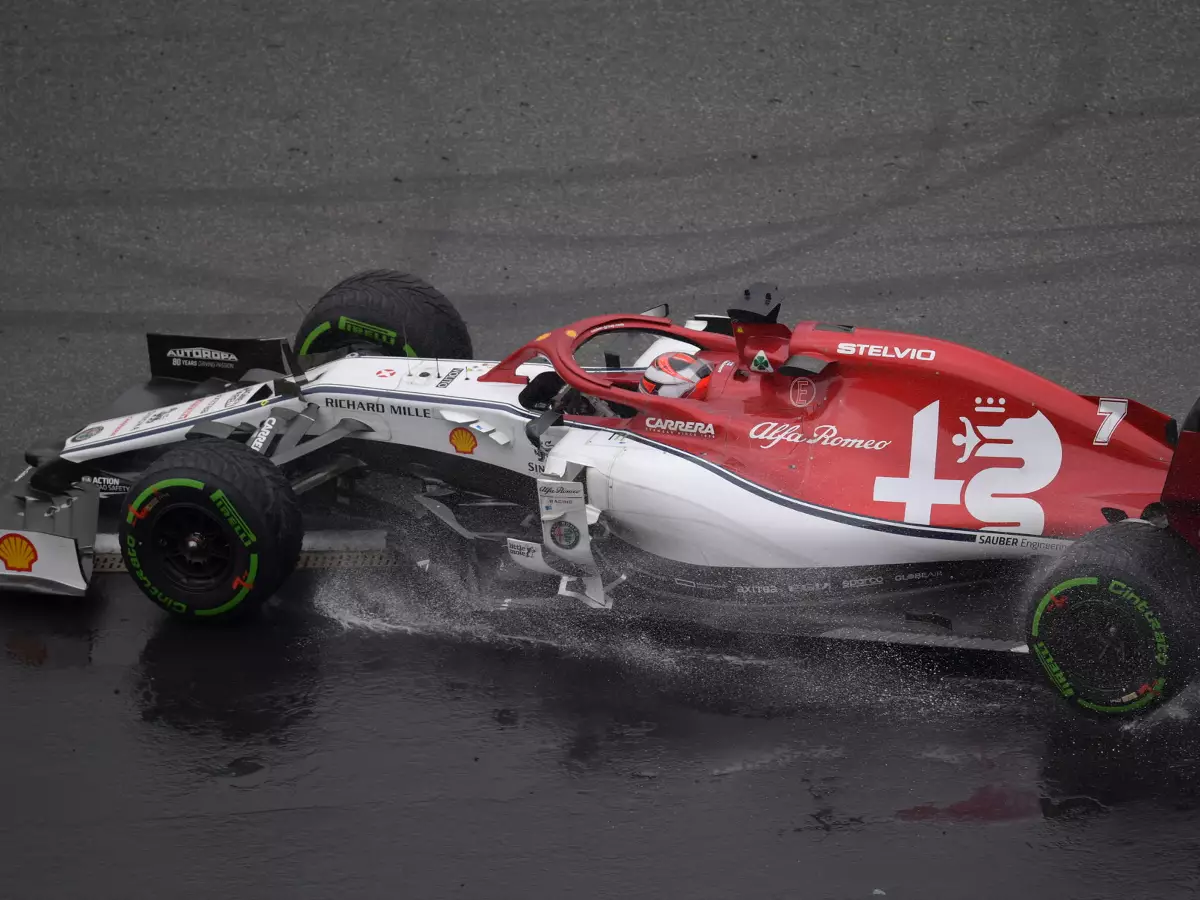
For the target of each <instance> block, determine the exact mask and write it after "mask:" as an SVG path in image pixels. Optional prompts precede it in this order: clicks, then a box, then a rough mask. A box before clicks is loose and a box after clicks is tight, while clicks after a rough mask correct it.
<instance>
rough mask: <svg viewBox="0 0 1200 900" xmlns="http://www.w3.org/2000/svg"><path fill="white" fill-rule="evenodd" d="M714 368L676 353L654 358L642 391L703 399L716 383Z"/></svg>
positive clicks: (647, 368)
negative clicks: (713, 381) (713, 377)
mask: <svg viewBox="0 0 1200 900" xmlns="http://www.w3.org/2000/svg"><path fill="white" fill-rule="evenodd" d="M712 374H713V370H712V366H710V365H709V364H708V363H706V362H705V361H704V360H702V359H700V358H699V357H698V356H693V355H692V354H690V353H680V352H679V351H673V352H671V353H663V354H661V355H659V356H656V357H655V358H654V361H653V362H652V363H650V365H648V366H647V367H646V371H645V373H643V375H642V380H641V383H640V384H639V385H638V389H639V390H640V391H641V392H642V393H643V394H657V395H658V396H659V397H690V398H692V399H693V400H703V399H704V398H705V397H707V396H708V385H709V383H710V382H711V381H712Z"/></svg>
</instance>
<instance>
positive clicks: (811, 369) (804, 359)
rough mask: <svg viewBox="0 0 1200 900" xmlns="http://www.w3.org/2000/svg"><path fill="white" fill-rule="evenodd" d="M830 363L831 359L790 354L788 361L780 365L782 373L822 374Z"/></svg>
mask: <svg viewBox="0 0 1200 900" xmlns="http://www.w3.org/2000/svg"><path fill="white" fill-rule="evenodd" d="M828 365H829V361H828V360H825V359H818V358H817V357H815V356H802V355H797V356H789V357H788V359H787V362H785V363H784V364H783V365H782V366H780V367H779V374H780V375H820V374H821V372H823V371H824V370H825V367H826V366H828Z"/></svg>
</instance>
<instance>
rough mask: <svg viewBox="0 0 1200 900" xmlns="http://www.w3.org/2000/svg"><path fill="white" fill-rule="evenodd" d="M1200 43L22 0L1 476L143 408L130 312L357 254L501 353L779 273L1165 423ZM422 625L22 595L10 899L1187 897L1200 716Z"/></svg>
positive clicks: (1182, 272)
mask: <svg viewBox="0 0 1200 900" xmlns="http://www.w3.org/2000/svg"><path fill="white" fill-rule="evenodd" d="M1198 52H1200V7H1197V6H1196V5H1195V4H1192V3H1188V2H1184V0H1174V2H1156V3H1147V2H1128V3H1120V2H1115V0H1103V2H1100V0H1098V2H1083V0H1063V2H1060V3H1056V4H1045V3H1034V2H1028V0H1015V2H1006V3H994V4H952V3H948V2H944V0H935V2H929V3H917V2H912V0H899V2H895V3H886V4H885V3H842V2H830V0H816V2H813V3H806V4H798V3H786V2H780V0H765V2H757V3H753V4H751V3H716V2H711V0H661V2H653V3H651V2H635V0H625V2H613V0H600V2H570V0H553V2H549V0H547V2H540V0H528V2H514V0H500V2H482V0H480V2H463V0H450V2H427V3H408V2H396V3H390V4H385V3H380V2H367V0H349V2H343V3H331V2H325V0H300V2H297V3H281V2H278V0H268V2H265V3H256V4H233V3H226V2H216V0H208V2H204V3H200V2H191V3H185V2H167V3H158V4H140V3H134V2H131V0H112V2H107V3H103V4H101V3H94V2H92V3H86V4H84V3H80V4H66V3H42V2H33V0H11V2H9V3H8V4H6V5H5V6H4V8H3V11H2V12H0V87H2V88H3V89H2V91H0V352H2V353H3V361H4V376H5V377H4V389H3V392H2V394H0V413H2V421H3V422H4V423H5V426H4V427H3V429H0V451H3V453H4V455H5V458H6V459H7V460H8V462H6V463H4V464H3V465H2V466H0V471H2V473H3V474H4V475H5V476H6V477H11V476H13V475H15V474H16V472H17V471H18V470H19V468H20V463H19V460H18V451H19V450H20V449H21V448H23V447H24V446H26V445H29V444H33V443H36V442H37V441H38V440H40V439H46V438H49V437H53V436H58V435H60V434H61V433H63V432H69V431H70V430H73V429H74V428H75V427H76V425H77V424H79V423H81V422H83V421H86V419H87V418H88V416H89V411H90V409H91V407H92V404H93V402H94V401H95V400H96V399H97V398H98V397H102V396H107V395H109V394H111V393H112V392H115V391H117V390H118V389H120V388H121V387H123V386H124V385H125V384H127V383H129V382H130V381H132V380H136V379H139V378H141V377H142V375H143V369H144V366H143V343H142V338H141V332H142V330H143V329H147V328H150V329H156V330H164V331H169V330H183V331H199V332H210V333H211V332H216V333H220V334H238V333H246V332H253V333H260V334H261V333H267V334H276V333H278V334H290V333H291V332H292V330H293V329H294V327H295V324H296V323H297V321H298V318H299V309H298V307H299V306H300V305H303V304H306V303H308V302H311V301H312V299H314V298H315V297H316V296H317V295H318V294H319V293H320V292H321V290H323V289H324V288H325V287H326V286H328V285H329V284H331V283H332V282H334V281H336V280H337V279H338V278H340V277H343V276H344V275H347V274H350V273H351V272H353V271H356V270H359V269H362V268H366V267H370V266H375V265H388V266H396V267H401V268H409V269H412V270H415V271H418V272H422V273H424V274H426V275H427V276H428V277H430V278H431V279H432V280H433V281H434V282H435V283H436V284H438V285H439V286H440V287H442V288H443V289H444V290H445V291H446V292H447V293H448V294H450V295H451V296H452V297H453V298H454V299H456V300H457V301H458V302H459V304H460V306H461V308H462V309H463V311H464V313H465V315H466V317H467V319H468V321H469V322H470V324H471V326H472V328H473V330H474V332H475V334H476V336H477V347H478V350H479V352H480V353H482V354H485V355H498V354H502V353H503V352H505V351H506V350H507V349H509V348H510V347H511V346H512V345H513V344H514V343H516V342H519V341H521V340H523V339H525V338H527V337H528V336H529V335H531V334H536V333H537V332H539V331H541V330H544V328H546V327H548V326H551V325H554V324H558V323H561V322H563V321H566V320H569V319H572V318H574V317H577V316H581V315H584V314H588V313H592V312H599V311H605V310H610V309H627V310H631V311H635V310H638V309H642V308H645V307H646V306H649V305H652V304H653V303H654V302H657V301H660V300H668V301H670V302H671V303H672V304H673V305H674V306H675V308H676V309H677V310H680V311H685V310H688V309H693V308H694V309H699V310H701V311H703V310H706V309H720V308H722V301H723V299H724V298H726V297H728V296H730V295H731V293H732V292H734V291H736V290H737V289H739V288H740V287H741V286H743V285H744V284H745V283H747V282H749V281H753V280H759V279H770V280H775V281H777V282H779V283H780V284H781V285H783V286H784V287H785V289H786V291H787V294H788V296H789V297H790V298H791V306H790V312H791V316H792V318H801V317H819V318H829V319H832V320H834V321H858V322H863V323H870V324H878V325H883V326H890V327H900V328H904V329H911V330H914V331H917V332H920V333H926V334H935V335H939V336H945V337H949V338H952V339H956V340H959V341H963V342H966V343H969V344H973V345H975V346H979V347H982V348H984V349H987V350H990V351H992V352H995V353H998V354H1001V355H1003V356H1006V357H1008V358H1009V359H1011V360H1013V361H1015V362H1018V363H1021V364H1025V365H1029V366H1033V367H1036V368H1037V369H1038V370H1040V371H1041V372H1043V373H1045V374H1046V375H1048V376H1050V377H1053V378H1057V379H1060V380H1063V381H1065V382H1066V383H1067V384H1069V385H1071V386H1072V387H1074V388H1076V389H1078V390H1080V391H1083V392H1088V393H1113V394H1116V395H1118V396H1121V395H1127V394H1128V395H1133V396H1136V397H1139V398H1141V399H1143V400H1144V401H1146V402H1149V403H1151V404H1153V405H1157V406H1159V407H1161V408H1163V409H1165V410H1168V411H1170V412H1172V413H1174V414H1182V413H1183V412H1184V411H1186V409H1187V407H1188V406H1189V405H1190V403H1191V402H1192V400H1193V398H1194V396H1195V395H1196V394H1197V393H1198V392H1200V373H1198V368H1197V363H1196V359H1197V352H1196V348H1197V346H1198V342H1200V307H1197V305H1196V293H1197V260H1198V254H1197V251H1196V239H1197V235H1198V232H1200V186H1198V181H1200V179H1198V176H1197V168H1196V160H1197V151H1196V146H1197V144H1198V142H1200V71H1198V64H1197V54H1198ZM441 628H442V626H441V625H434V624H433V623H430V622H427V621H422V620H421V617H420V616H419V615H415V614H414V613H413V611H412V610H411V609H410V608H409V607H408V606H406V603H405V600H404V596H403V593H402V592H388V591H385V590H382V589H381V588H380V587H379V586H378V585H375V586H370V585H368V584H366V583H365V582H356V583H353V584H347V583H331V584H327V585H325V586H324V587H323V588H321V589H320V590H319V591H318V592H317V595H316V597H315V599H313V600H312V601H308V602H299V603H297V604H296V605H295V607H294V608H293V609H292V610H291V611H290V612H289V614H288V615H285V616H282V617H281V618H278V619H277V620H275V621H273V622H272V623H271V624H270V626H269V627H267V626H264V627H262V628H260V629H258V630H249V631H245V632H241V633H238V634H232V635H230V634H223V633H214V634H204V635H198V634H197V633H195V632H194V631H193V630H187V629H184V630H179V629H175V628H171V627H169V626H168V625H166V624H164V623H163V621H162V618H161V616H159V615H158V613H157V612H156V611H155V610H154V609H152V608H150V607H149V605H148V604H147V603H146V602H145V601H142V600H141V599H140V598H139V597H138V596H137V595H135V594H134V593H133V592H132V591H131V590H130V589H129V588H128V587H127V586H126V585H125V584H124V583H122V582H120V581H108V582H105V583H104V584H103V585H102V587H101V590H100V592H99V593H98V596H97V597H96V598H95V599H94V600H92V601H90V602H87V603H66V604H47V603H45V602H44V601H22V600H17V599H12V598H4V601H3V604H2V605H0V635H2V640H3V644H4V647H5V650H4V654H3V656H0V691H2V694H0V696H2V697H3V717H2V718H0V728H2V732H3V733H2V736H0V884H2V885H4V888H3V890H2V891H0V893H2V894H3V895H4V896H9V897H14V898H22V900H34V898H68V897H88V898H98V897H103V898H108V897H111V898H120V900H134V898H142V897H154V898H157V897H161V896H164V895H165V896H171V897H174V898H178V900H184V898H189V900H190V898H208V897H215V896H224V897H238V898H254V900H257V898H266V897H288V898H294V900H300V898H309V897H312V898H327V897H387V898H395V897H414V898H415V897H422V898H425V897H428V898H441V897H448V898H449V897H453V898H460V897H461V898H501V897H519V898H529V897H562V896H566V895H568V893H569V894H571V895H572V896H581V897H634V896H647V897H689V898H733V897H737V898H743V897H744V898H758V897H763V898H768V897H769V898H776V897H778V898H804V900H809V898H812V900H818V898H867V897H880V896H885V895H886V897H888V898H921V900H934V898H964V900H966V898H970V900H983V898H1014V897H1020V896H1034V897H1039V898H1040V897H1053V898H1100V897H1105V898H1107V897H1123V898H1143V897H1144V898H1166V897H1177V896H1181V895H1183V893H1184V891H1186V890H1194V889H1195V887H1196V884H1197V881H1198V878H1197V873H1198V871H1200V864H1198V863H1197V851H1198V850H1200V829H1198V827H1197V826H1198V813H1197V810H1198V808H1200V804H1198V800H1197V790H1196V785H1197V776H1198V774H1200V773H1198V772H1197V765H1196V762H1195V759H1196V757H1197V752H1198V748H1200V731H1198V730H1197V726H1196V725H1194V722H1193V719H1192V718H1190V713H1189V710H1190V709H1200V701H1197V700H1193V699H1185V701H1184V703H1183V704H1182V705H1181V710H1180V717H1179V718H1175V719H1170V720H1167V721H1164V722H1161V723H1158V724H1156V725H1154V726H1153V727H1151V728H1148V729H1141V730H1138V731H1136V732H1134V733H1131V734H1125V735H1123V736H1120V737H1118V738H1111V737H1110V738H1097V737H1096V736H1095V735H1093V734H1091V733H1089V732H1083V733H1081V732H1079V731H1078V730H1077V726H1075V725H1073V724H1072V723H1071V721H1070V720H1065V722H1064V720H1063V719H1062V717H1061V716H1058V715H1057V714H1056V707H1055V706H1054V705H1053V704H1048V703H1047V702H1046V698H1045V697H1044V696H1043V695H1042V694H1041V693H1040V692H1037V691H1033V690H1031V689H1030V688H1029V687H1028V686H1027V685H1025V684H1023V683H1021V682H1020V681H1016V680H1010V679H1002V678H976V677H970V676H971V674H972V673H971V670H970V669H969V667H967V668H964V667H963V666H958V667H956V668H952V669H949V670H945V669H943V670H941V671H932V670H929V669H928V668H926V667H925V666H924V664H923V663H918V662H914V661H912V660H908V659H901V660H900V661H895V662H888V661H886V660H872V663H871V664H870V665H867V663H866V662H865V661H864V660H863V659H861V658H858V659H857V660H856V659H854V658H850V657H840V656H837V655H834V656H832V657H829V656H826V657H818V658H813V659H808V660H792V661H789V662H783V661H776V662H773V663H771V662H759V663H750V664H747V663H744V662H742V663H737V662H734V661H731V660H728V659H724V658H722V657H721V656H720V655H718V654H714V653H705V652H702V651H698V650H685V649H681V648H680V647H677V646H676V647H671V646H664V645H660V644H654V643H651V642H646V641H640V640H638V639H636V637H633V636H627V637H625V638H621V637H619V636H618V637H614V638H612V639H610V640H607V641H604V642H596V641H584V640H582V639H578V640H572V639H570V637H569V636H568V637H567V639H564V640H563V641H561V642H560V643H561V646H560V648H559V649H545V648H543V649H541V650H536V651H535V650H532V649H528V648H526V649H521V648H519V647H514V646H511V645H506V644H505V643H503V642H501V641H499V640H497V639H496V638H495V637H494V636H491V635H490V634H489V633H488V632H487V631H486V630H478V629H476V630H475V631H473V632H471V633H469V634H458V635H449V634H446V633H443V632H442V631H441ZM413 630H415V631H416V632H418V633H415V634H414V633H411V632H412V631H413ZM421 632H424V633H421Z"/></svg>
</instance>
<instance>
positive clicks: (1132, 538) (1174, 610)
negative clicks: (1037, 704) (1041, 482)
mask: <svg viewBox="0 0 1200 900" xmlns="http://www.w3.org/2000/svg"><path fill="white" fill-rule="evenodd" d="M1198 576H1200V556H1198V555H1197V553H1196V551H1195V550H1193V549H1192V547H1191V546H1189V545H1188V543H1187V542H1186V541H1184V540H1183V538H1181V537H1180V536H1179V535H1178V534H1176V533H1175V532H1173V531H1170V530H1168V529H1163V528H1158V527H1155V526H1153V525H1149V524H1145V523H1141V522H1121V523H1118V524H1115V525H1108V526H1106V527H1103V528H1098V529H1096V530H1095V531H1093V532H1090V533H1088V534H1086V535H1084V536H1083V537H1082V538H1081V539H1080V540H1079V541H1077V542H1076V543H1075V544H1074V545H1073V546H1072V547H1070V548H1069V549H1068V550H1067V551H1066V552H1065V553H1064V554H1063V555H1062V557H1060V558H1059V559H1058V560H1057V561H1056V562H1055V563H1054V565H1053V566H1052V567H1051V569H1050V570H1049V572H1048V573H1047V574H1046V575H1045V576H1043V577H1042V578H1041V579H1040V581H1039V583H1038V584H1037V585H1036V587H1035V589H1034V592H1033V599H1032V603H1031V605H1030V609H1029V614H1028V619H1027V622H1026V640H1027V641H1028V644H1029V649H1030V652H1031V654H1032V655H1033V656H1034V658H1036V659H1037V660H1038V662H1039V663H1040V665H1041V669H1042V671H1043V673H1044V674H1045V675H1046V677H1047V678H1048V679H1049V680H1050V683H1051V684H1052V685H1053V686H1054V688H1055V689H1056V690H1057V691H1058V693H1059V694H1060V695H1061V696H1062V697H1063V698H1064V699H1065V700H1066V701H1067V702H1069V703H1071V704H1072V705H1073V706H1075V707H1076V708H1077V709H1080V710H1083V711H1086V712H1088V713H1092V714H1095V715H1101V716H1116V717H1122V716H1131V715H1139V714H1143V713H1146V712H1149V711H1151V710H1153V709H1155V708H1157V707H1159V706H1161V705H1162V704H1163V703H1165V702H1166V701H1167V700H1169V699H1170V698H1171V697H1173V696H1174V695H1175V694H1177V693H1178V692H1179V691H1180V690H1181V689H1182V688H1183V687H1185V686H1186V685H1187V684H1188V682H1189V681H1190V680H1191V679H1192V678H1193V677H1194V676H1195V674H1196V670H1197V644H1198V638H1200V627H1198V626H1200V615H1197V611H1196V607H1195V602H1196V599H1197V596H1198V595H1197V587H1198Z"/></svg>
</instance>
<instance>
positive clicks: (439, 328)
mask: <svg viewBox="0 0 1200 900" xmlns="http://www.w3.org/2000/svg"><path fill="white" fill-rule="evenodd" d="M356 345H358V346H364V345H365V346H369V347H371V348H372V350H373V352H378V353H381V354H383V355H385V356H419V357H424V358H426V359H429V358H434V357H436V358H440V359H473V358H474V349H473V347H472V345H471V333H470V331H469V330H468V329H467V325H466V323H465V322H464V321H463V319H462V316H460V315H459V313H458V310H456V309H455V308H454V305H453V304H452V303H451V302H450V301H449V300H447V299H446V297H445V296H444V295H443V294H442V293H441V292H440V291H438V290H437V289H436V288H435V287H433V286H432V285H431V284H428V283H427V282H425V281H423V280H421V279H420V278H418V277H417V276H416V275H407V274H405V273H403V272H393V271H391V270H388V269H376V270H373V271H370V272H361V273H359V274H358V275H352V276H351V277H350V278H347V279H346V280H345V281H342V282H340V283H338V284H336V285H334V286H333V287H332V288H330V289H329V290H328V291H326V293H325V295H324V296H323V297H322V298H321V299H320V300H318V301H317V303H316V305H315V306H314V307H313V308H312V310H310V311H309V313H308V315H307V316H305V317H304V321H303V322H301V323H300V328H299V330H298V331H297V332H296V354H297V355H298V356H299V357H300V358H301V359H303V358H304V357H306V356H312V355H314V354H318V353H328V352H330V351H333V350H338V349H341V348H343V347H352V346H356Z"/></svg>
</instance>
